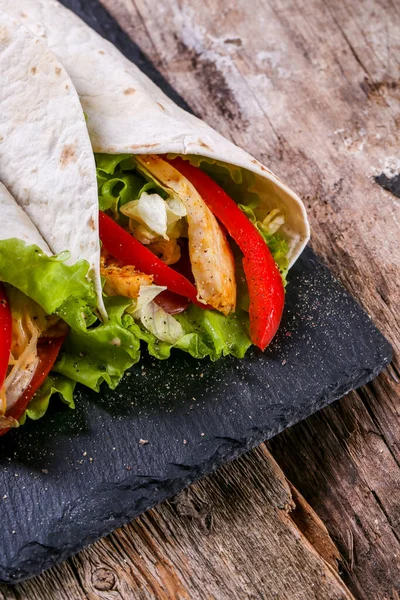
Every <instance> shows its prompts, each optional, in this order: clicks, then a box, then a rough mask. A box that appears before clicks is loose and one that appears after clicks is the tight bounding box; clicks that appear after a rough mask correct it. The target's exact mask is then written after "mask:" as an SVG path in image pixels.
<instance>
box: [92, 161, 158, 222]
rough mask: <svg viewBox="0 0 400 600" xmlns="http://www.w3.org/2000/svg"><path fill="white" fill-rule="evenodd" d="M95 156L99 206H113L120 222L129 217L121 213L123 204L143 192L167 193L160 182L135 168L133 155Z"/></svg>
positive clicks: (105, 209)
mask: <svg viewBox="0 0 400 600" xmlns="http://www.w3.org/2000/svg"><path fill="white" fill-rule="evenodd" d="M95 159H96V167H97V169H96V171H97V185H98V189H99V207H100V210H103V211H107V210H111V211H112V212H113V214H114V218H115V219H119V220H120V221H121V223H123V224H124V223H127V222H128V219H127V218H126V217H124V216H123V215H122V214H121V213H119V209H120V207H121V206H123V205H124V204H127V203H128V202H132V201H133V200H137V199H138V198H140V196H141V195H142V194H143V192H147V193H148V194H150V193H154V192H156V193H157V194H159V195H160V196H161V197H162V198H164V199H165V198H166V197H167V194H166V193H165V191H164V190H163V189H162V188H160V186H158V185H157V184H156V183H155V182H154V181H152V180H151V179H150V180H149V179H148V178H147V179H146V178H145V177H144V176H143V175H142V174H140V173H138V172H137V171H136V170H135V163H134V159H133V157H132V156H129V155H126V154H114V155H113V154H95Z"/></svg>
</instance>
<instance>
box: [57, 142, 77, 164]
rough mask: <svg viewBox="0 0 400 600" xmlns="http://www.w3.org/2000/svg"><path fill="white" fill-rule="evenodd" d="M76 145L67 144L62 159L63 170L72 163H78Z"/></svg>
mask: <svg viewBox="0 0 400 600" xmlns="http://www.w3.org/2000/svg"><path fill="white" fill-rule="evenodd" d="M76 161H77V158H76V153H75V144H65V146H64V148H63V150H62V152H61V158H60V164H61V168H62V169H65V168H66V167H68V165H69V164H70V163H76Z"/></svg>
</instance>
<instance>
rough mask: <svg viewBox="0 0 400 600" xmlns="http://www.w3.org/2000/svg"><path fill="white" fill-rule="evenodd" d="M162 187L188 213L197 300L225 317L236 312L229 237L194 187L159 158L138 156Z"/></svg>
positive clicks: (233, 270) (233, 266)
mask: <svg viewBox="0 0 400 600" xmlns="http://www.w3.org/2000/svg"><path fill="white" fill-rule="evenodd" d="M135 158H136V160H137V161H138V162H139V163H140V164H142V165H143V166H144V168H145V169H147V170H148V171H149V172H150V173H151V174H152V175H153V176H154V177H156V178H157V179H158V180H159V181H160V183H161V184H162V185H164V186H165V187H167V188H169V189H171V190H173V192H175V193H176V194H177V195H178V196H179V198H180V199H181V200H182V202H183V203H184V205H185V207H186V210H187V222H188V237H189V256H190V261H191V264H192V271H193V275H194V278H195V281H196V287H197V292H198V293H197V297H198V299H199V300H200V301H201V302H204V303H205V304H209V305H210V306H212V307H213V308H215V309H216V310H219V311H220V312H222V313H223V314H224V315H228V314H229V313H231V312H233V311H234V310H235V308H236V278H235V263H234V258H233V254H232V250H231V248H230V246H229V243H228V240H227V239H226V235H225V233H224V232H223V230H222V228H221V226H220V225H219V223H218V221H217V219H216V218H215V217H214V215H213V213H212V212H211V211H210V209H209V208H208V206H207V205H206V204H205V202H204V200H203V199H202V198H201V196H200V194H199V193H198V192H197V190H196V189H195V188H194V186H193V185H192V184H191V183H190V182H189V181H188V180H187V179H186V178H185V177H183V175H181V174H180V173H179V171H177V170H176V169H175V168H174V167H173V166H171V165H170V164H169V163H167V162H166V161H164V160H162V159H161V158H160V157H158V156H156V155H143V156H136V157H135Z"/></svg>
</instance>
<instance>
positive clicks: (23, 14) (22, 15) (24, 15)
mask: <svg viewBox="0 0 400 600" xmlns="http://www.w3.org/2000/svg"><path fill="white" fill-rule="evenodd" d="M19 15H20V17H22V18H23V19H26V18H27V16H28V15H27V14H26V13H24V12H21V13H19Z"/></svg>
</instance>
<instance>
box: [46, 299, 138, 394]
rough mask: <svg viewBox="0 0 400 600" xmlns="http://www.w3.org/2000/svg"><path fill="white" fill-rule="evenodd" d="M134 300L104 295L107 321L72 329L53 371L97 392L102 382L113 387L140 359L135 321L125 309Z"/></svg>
mask: <svg viewBox="0 0 400 600" xmlns="http://www.w3.org/2000/svg"><path fill="white" fill-rule="evenodd" d="M131 302H132V301H131V300H130V299H129V298H128V299H127V298H121V297H108V298H105V302H104V303H105V307H106V310H107V313H108V317H109V319H108V321H107V322H106V323H100V324H98V325H97V326H95V327H91V328H89V329H84V330H71V332H70V334H69V335H68V337H67V339H66V341H65V343H64V345H63V351H62V353H61V354H60V357H59V359H58V360H57V362H56V364H55V365H54V368H53V370H54V371H55V372H57V373H60V374H62V375H64V376H65V377H68V378H69V379H71V380H73V381H75V382H78V383H82V384H83V385H86V386H87V387H89V388H91V389H93V390H95V391H97V392H98V391H99V390H100V386H101V384H102V383H103V381H105V382H106V383H107V384H108V385H109V386H110V387H111V388H112V389H114V388H115V387H116V386H117V385H118V383H119V381H120V380H121V378H122V376H123V374H124V373H125V371H126V370H127V369H129V368H130V367H131V366H132V365H134V364H135V363H137V362H138V360H139V358H140V341H139V337H138V336H137V335H136V331H135V328H134V327H133V328H132V326H133V325H134V320H133V318H132V317H131V316H130V315H129V314H126V312H125V311H126V309H127V308H128V306H130V304H131Z"/></svg>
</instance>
